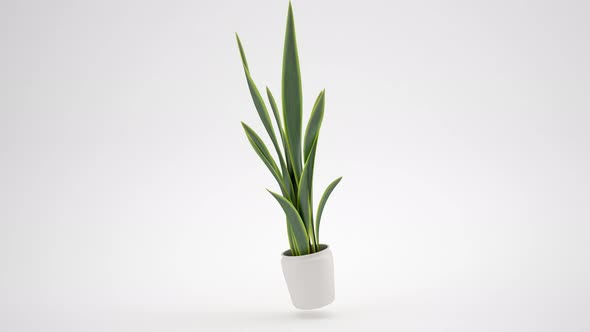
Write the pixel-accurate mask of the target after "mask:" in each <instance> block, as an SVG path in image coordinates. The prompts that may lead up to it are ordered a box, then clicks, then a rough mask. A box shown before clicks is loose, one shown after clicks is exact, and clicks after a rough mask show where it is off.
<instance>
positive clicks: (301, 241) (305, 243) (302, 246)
mask: <svg viewBox="0 0 590 332" xmlns="http://www.w3.org/2000/svg"><path fill="white" fill-rule="evenodd" d="M267 190H268V189H267ZM268 192H269V193H271V195H273V196H274V198H275V199H276V200H277V202H279V204H280V205H281V207H282V208H283V211H285V214H286V215H287V222H288V223H289V226H290V227H291V230H292V231H293V242H294V244H295V247H296V248H297V250H298V251H299V254H300V255H307V254H309V238H308V237H307V233H306V231H305V226H304V225H303V221H302V220H301V216H299V213H298V212H297V209H295V207H294V206H293V204H291V202H289V201H288V200H287V199H285V197H283V196H281V195H279V194H277V193H273V192H272V191H270V190H268Z"/></svg>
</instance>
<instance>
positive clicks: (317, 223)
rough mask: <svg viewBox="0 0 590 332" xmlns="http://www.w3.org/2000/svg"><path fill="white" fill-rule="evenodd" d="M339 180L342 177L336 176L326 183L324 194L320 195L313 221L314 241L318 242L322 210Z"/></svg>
mask: <svg viewBox="0 0 590 332" xmlns="http://www.w3.org/2000/svg"><path fill="white" fill-rule="evenodd" d="M340 180H342V177H339V178H337V179H336V180H334V181H332V183H330V184H329V185H328V187H327V188H326V191H324V194H323V195H322V198H321V199H320V204H319V205H318V213H317V217H316V221H315V227H316V230H315V236H316V238H315V240H316V243H318V244H319V243H320V242H319V241H320V221H321V219H322V213H323V212H324V206H326V202H327V201H328V198H329V197H330V194H331V193H332V191H333V190H334V188H336V186H337V185H338V183H340Z"/></svg>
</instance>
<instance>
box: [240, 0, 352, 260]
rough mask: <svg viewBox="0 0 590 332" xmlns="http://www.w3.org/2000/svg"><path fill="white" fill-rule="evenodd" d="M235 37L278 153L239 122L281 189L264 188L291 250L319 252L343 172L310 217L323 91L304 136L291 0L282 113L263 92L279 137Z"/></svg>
mask: <svg viewBox="0 0 590 332" xmlns="http://www.w3.org/2000/svg"><path fill="white" fill-rule="evenodd" d="M236 39H237V42H238V48H239V51H240V56H241V58H242V65H243V67H244V73H245V74H246V81H247V83H248V89H249V90H250V95H251V96H252V100H253V101H254V106H255V108H256V111H257V112H258V116H259V117H260V120H261V121H262V124H263V125H264V129H265V130H266V133H267V134H268V136H269V137H270V140H271V142H272V145H273V147H274V150H275V152H276V155H277V158H278V161H279V162H278V165H277V163H276V161H275V159H274V158H273V156H272V155H271V153H270V151H269V149H268V148H267V147H266V145H265V144H264V142H263V140H262V139H261V138H260V136H259V135H258V134H257V133H256V132H255V131H254V130H253V129H252V128H250V127H249V126H248V125H246V124H245V123H243V122H242V126H243V127H244V131H245V132H246V136H247V138H248V141H249V142H250V144H251V145H252V147H253V148H254V151H255V152H256V154H258V156H259V157H260V159H262V162H263V163H264V164H265V165H266V167H267V168H268V170H269V171H270V173H271V174H272V176H273V177H274V178H275V180H276V181H277V183H278V185H279V187H280V190H281V194H278V193H275V192H272V191H270V190H268V189H267V190H268V191H269V192H270V194H272V196H273V197H274V198H275V199H276V200H277V202H278V203H279V205H280V206H281V208H282V209H283V210H284V212H285V215H286V219H287V234H288V237H289V247H290V249H291V254H292V255H295V256H299V255H307V254H310V253H314V252H317V251H319V250H320V239H319V235H320V234H319V233H320V220H321V217H322V212H323V211H324V206H325V205H326V202H327V200H328V198H329V197H330V194H331V193H332V191H333V190H334V188H335V187H336V185H338V183H339V182H340V180H341V179H342V177H340V178H338V179H336V180H334V181H333V182H332V183H330V185H328V187H327V188H326V190H325V191H324V194H323V195H322V197H321V199H320V202H319V205H318V208H317V211H316V216H315V219H314V214H313V197H312V196H313V195H312V189H313V187H312V183H313V171H314V162H315V155H316V149H317V145H318V137H319V133H320V127H321V124H322V120H323V117H324V103H325V90H323V91H321V92H320V93H319V95H318V97H317V99H316V101H315V103H314V105H313V108H312V110H311V115H310V118H309V121H308V123H307V127H306V128H305V133H304V134H303V135H302V129H303V128H302V105H303V102H302V88H301V72H300V70H299V56H298V52H297V40H296V38H295V23H294V20H293V8H292V6H291V3H290V2H289V11H288V14H287V29H286V32H285V45H284V50H283V75H282V89H281V101H282V104H281V106H282V118H281V113H280V112H279V107H278V105H277V103H276V101H275V98H274V97H273V95H272V93H271V92H270V89H269V88H268V87H267V88H266V96H267V98H268V102H269V104H270V108H271V110H272V114H273V117H274V120H275V123H276V126H277V131H278V136H279V137H280V142H279V140H278V139H277V135H276V133H275V129H274V127H273V124H272V122H271V118H270V115H269V112H268V108H267V107H266V103H265V101H264V99H263V97H262V96H261V94H260V91H259V90H258V88H257V87H256V84H254V81H253V79H252V76H251V74H250V68H249V67H248V62H247V61H246V54H245V53H244V48H243V47H242V43H241V41H240V38H239V36H238V35H237V34H236Z"/></svg>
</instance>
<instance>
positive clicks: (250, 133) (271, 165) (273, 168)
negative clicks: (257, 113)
mask: <svg viewBox="0 0 590 332" xmlns="http://www.w3.org/2000/svg"><path fill="white" fill-rule="evenodd" d="M242 127H244V131H245V132H246V136H247V137H248V141H250V144H251V145H252V147H253V148H254V151H256V154H258V156H259V157H260V159H262V161H263V162H264V164H265V165H266V167H268V169H269V170H270V172H271V173H272V175H273V176H274V178H275V179H276V180H277V182H278V183H279V186H280V187H281V191H282V192H283V193H284V194H285V195H287V193H288V192H289V191H288V190H287V188H286V187H285V184H284V183H283V179H282V178H281V173H280V172H279V168H278V167H277V164H276V163H275V161H274V159H273V158H272V156H271V155H270V152H269V151H268V149H267V148H266V145H265V144H264V142H263V141H262V139H261V138H260V136H258V134H256V132H255V131H254V130H253V129H252V128H250V127H248V125H247V124H245V123H243V122H242Z"/></svg>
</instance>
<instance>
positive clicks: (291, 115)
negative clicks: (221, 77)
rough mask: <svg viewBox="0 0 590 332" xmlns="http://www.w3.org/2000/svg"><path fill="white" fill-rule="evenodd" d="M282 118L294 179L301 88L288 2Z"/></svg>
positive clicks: (298, 164)
mask: <svg viewBox="0 0 590 332" xmlns="http://www.w3.org/2000/svg"><path fill="white" fill-rule="evenodd" d="M281 92H282V102H283V118H284V121H285V133H286V135H287V147H288V150H289V151H288V153H289V156H290V158H291V160H292V161H293V171H294V175H295V178H296V179H299V177H300V175H301V168H302V165H301V118H302V99H303V95H302V90H301V71H300V69H299V55H298V53H297V39H296V37H295V22H294V19H293V8H292V6H291V3H290V2H289V12H288V14H287V29H286V32H285V46H284V50H283V79H282V89H281Z"/></svg>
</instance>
